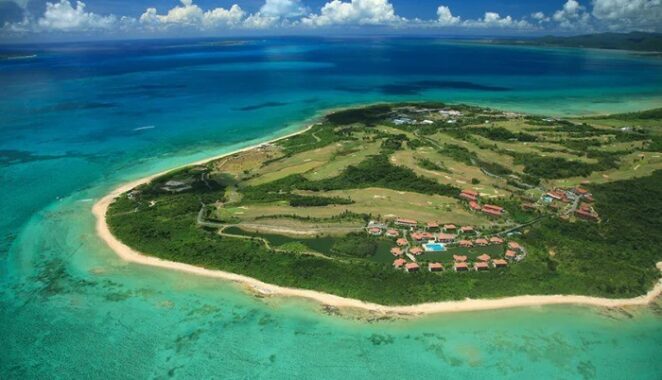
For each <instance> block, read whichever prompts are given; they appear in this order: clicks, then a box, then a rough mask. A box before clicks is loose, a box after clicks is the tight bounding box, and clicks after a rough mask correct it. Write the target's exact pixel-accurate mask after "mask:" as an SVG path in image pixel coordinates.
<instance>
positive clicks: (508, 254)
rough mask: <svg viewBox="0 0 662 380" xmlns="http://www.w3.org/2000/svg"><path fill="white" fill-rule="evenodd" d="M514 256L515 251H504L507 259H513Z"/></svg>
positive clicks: (515, 255)
mask: <svg viewBox="0 0 662 380" xmlns="http://www.w3.org/2000/svg"><path fill="white" fill-rule="evenodd" d="M515 257H517V252H515V251H512V250H510V249H509V250H507V251H506V258H507V259H508V260H513V259H514V258H515Z"/></svg>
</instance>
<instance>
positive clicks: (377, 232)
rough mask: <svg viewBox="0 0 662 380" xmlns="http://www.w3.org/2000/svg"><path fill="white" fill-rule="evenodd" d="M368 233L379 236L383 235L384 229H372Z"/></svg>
mask: <svg viewBox="0 0 662 380" xmlns="http://www.w3.org/2000/svg"><path fill="white" fill-rule="evenodd" d="M368 233H369V234H370V235H372V236H379V235H381V234H382V229H381V228H379V227H372V228H369V229H368Z"/></svg>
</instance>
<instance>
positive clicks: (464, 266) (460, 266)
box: [453, 262, 469, 272]
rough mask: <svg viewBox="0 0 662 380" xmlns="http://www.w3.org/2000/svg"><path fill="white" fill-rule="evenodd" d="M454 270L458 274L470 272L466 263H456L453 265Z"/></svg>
mask: <svg viewBox="0 0 662 380" xmlns="http://www.w3.org/2000/svg"><path fill="white" fill-rule="evenodd" d="M453 268H454V269H455V271H456V272H466V271H468V270H469V266H468V265H467V263H465V262H456V263H455V264H454V265H453Z"/></svg>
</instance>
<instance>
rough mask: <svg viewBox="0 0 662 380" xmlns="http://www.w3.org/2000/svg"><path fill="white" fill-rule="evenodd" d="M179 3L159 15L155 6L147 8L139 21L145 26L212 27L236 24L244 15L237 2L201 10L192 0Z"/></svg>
mask: <svg viewBox="0 0 662 380" xmlns="http://www.w3.org/2000/svg"><path fill="white" fill-rule="evenodd" d="M180 1H181V5H180V6H176V7H174V8H172V9H170V10H168V12H167V13H166V14H163V15H160V14H158V13H157V11H156V8H147V9H146V10H145V12H144V13H143V14H142V15H141V16H140V19H139V20H140V23H141V24H142V25H144V26H146V27H147V28H151V29H155V28H169V27H184V28H186V27H190V28H195V29H212V28H216V27H220V26H228V27H232V26H237V25H240V24H241V22H242V21H243V20H244V18H245V17H246V12H244V10H243V9H241V7H240V6H239V5H237V4H234V5H232V6H231V7H230V8H229V9H226V8H214V9H210V10H208V11H203V10H202V8H200V7H199V6H197V5H195V4H193V0H180Z"/></svg>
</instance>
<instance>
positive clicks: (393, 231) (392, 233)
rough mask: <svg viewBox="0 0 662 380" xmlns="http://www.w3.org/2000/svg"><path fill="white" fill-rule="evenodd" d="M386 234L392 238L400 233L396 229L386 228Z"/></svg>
mask: <svg viewBox="0 0 662 380" xmlns="http://www.w3.org/2000/svg"><path fill="white" fill-rule="evenodd" d="M386 236H388V237H391V238H394V237H398V236H400V233H399V232H398V230H387V231H386Z"/></svg>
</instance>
